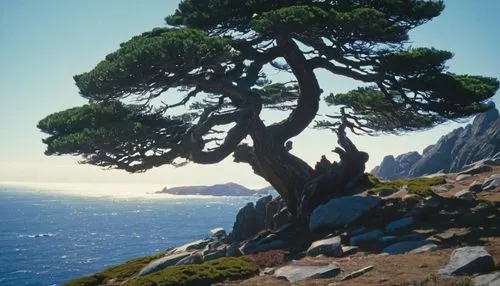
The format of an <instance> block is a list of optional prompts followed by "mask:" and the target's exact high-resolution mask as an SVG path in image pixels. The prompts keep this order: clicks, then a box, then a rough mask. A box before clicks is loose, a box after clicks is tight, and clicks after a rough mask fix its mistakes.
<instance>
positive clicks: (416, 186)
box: [365, 174, 446, 197]
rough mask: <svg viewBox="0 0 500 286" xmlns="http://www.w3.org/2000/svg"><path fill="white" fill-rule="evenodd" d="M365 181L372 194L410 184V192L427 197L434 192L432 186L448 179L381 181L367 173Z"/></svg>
mask: <svg viewBox="0 0 500 286" xmlns="http://www.w3.org/2000/svg"><path fill="white" fill-rule="evenodd" d="M365 182H366V183H367V185H368V192H369V193H371V194H378V193H379V192H381V191H383V190H388V189H389V190H395V191H397V190H399V189H400V188H401V187H403V186H408V193H409V194H416V195H419V196H422V197H427V196H432V195H433V194H434V193H433V192H432V189H431V187H432V186H435V185H441V184H445V183H446V180H445V179H444V178H443V177H435V178H413V179H399V180H391V181H381V180H379V179H378V178H377V177H375V176H373V175H371V174H367V175H366V179H365Z"/></svg>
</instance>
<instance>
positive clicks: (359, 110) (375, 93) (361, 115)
mask: <svg viewBox="0 0 500 286" xmlns="http://www.w3.org/2000/svg"><path fill="white" fill-rule="evenodd" d="M391 98H392V99H393V100H394V101H390V100H388V98H387V96H386V95H385V94H384V93H383V92H381V91H380V90H379V89H378V88H377V87H374V86H369V87H360V88H358V89H355V90H351V91H348V92H346V93H340V94H336V95H333V94H330V95H329V96H327V97H326V98H325V101H326V103H327V104H328V105H344V106H346V107H348V108H350V110H351V111H352V113H353V117H355V118H356V119H357V120H359V121H362V125H363V126H362V127H363V128H365V129H367V130H374V131H376V132H378V133H398V132H405V131H414V130H422V129H426V128H431V127H434V126H435V125H437V124H439V123H442V122H443V121H444V119H443V118H440V117H439V116H436V115H433V114H422V113H419V112H417V111H416V110H415V108H414V107H412V106H410V105H407V104H404V103H403V99H402V98H401V96H399V95H398V94H397V93H391ZM325 126H326V127H327V126H329V122H328V121H323V122H321V121H320V122H319V124H318V127H325Z"/></svg>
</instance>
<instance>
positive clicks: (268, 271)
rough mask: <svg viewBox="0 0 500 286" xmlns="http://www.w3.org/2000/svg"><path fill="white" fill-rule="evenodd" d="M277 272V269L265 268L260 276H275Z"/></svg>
mask: <svg viewBox="0 0 500 286" xmlns="http://www.w3.org/2000/svg"><path fill="white" fill-rule="evenodd" d="M275 270H276V268H275V267H266V268H264V270H262V271H261V272H260V275H261V276H263V275H273V274H274V271H275Z"/></svg>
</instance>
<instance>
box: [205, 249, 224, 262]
mask: <svg viewBox="0 0 500 286" xmlns="http://www.w3.org/2000/svg"><path fill="white" fill-rule="evenodd" d="M224 256H226V247H218V248H216V249H207V250H205V251H203V261H210V260H214V259H217V258H221V257H224Z"/></svg>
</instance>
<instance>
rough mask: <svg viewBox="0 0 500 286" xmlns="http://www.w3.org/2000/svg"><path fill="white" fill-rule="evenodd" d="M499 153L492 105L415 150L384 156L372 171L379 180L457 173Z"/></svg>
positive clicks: (497, 118) (499, 118) (499, 128)
mask: <svg viewBox="0 0 500 286" xmlns="http://www.w3.org/2000/svg"><path fill="white" fill-rule="evenodd" d="M498 152H500V115H499V112H498V110H497V109H495V108H493V109H491V110H489V111H488V112H485V113H482V114H480V115H478V116H476V118H475V119H474V121H473V122H472V124H469V125H467V126H466V127H461V128H458V129H455V130H453V131H452V132H450V133H448V134H447V135H444V136H443V137H441V138H440V139H439V141H438V142H437V143H436V144H434V145H430V146H428V147H427V148H425V149H424V151H423V153H422V155H420V154H419V153H418V152H415V151H413V152H408V153H405V154H402V155H399V156H397V157H394V156H392V155H389V156H386V157H385V158H384V159H383V160H382V163H381V164H380V166H377V167H375V168H374V169H373V170H372V171H371V173H372V174H374V175H376V176H378V177H380V178H382V179H396V178H409V177H418V176H423V175H427V174H433V173H438V172H457V171H459V170H461V169H462V168H463V167H464V166H465V165H467V164H470V163H473V162H476V161H479V160H481V159H484V158H487V157H490V156H493V155H494V154H496V153H498Z"/></svg>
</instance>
